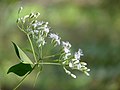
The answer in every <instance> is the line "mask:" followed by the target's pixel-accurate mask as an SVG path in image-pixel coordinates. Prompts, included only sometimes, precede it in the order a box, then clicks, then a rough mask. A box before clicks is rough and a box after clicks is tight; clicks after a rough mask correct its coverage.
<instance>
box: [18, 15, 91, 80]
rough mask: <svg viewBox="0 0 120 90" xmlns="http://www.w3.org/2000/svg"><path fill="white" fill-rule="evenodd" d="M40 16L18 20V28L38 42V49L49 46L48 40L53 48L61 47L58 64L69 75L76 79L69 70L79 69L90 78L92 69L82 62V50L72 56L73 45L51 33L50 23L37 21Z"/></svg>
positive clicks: (27, 16)
mask: <svg viewBox="0 0 120 90" xmlns="http://www.w3.org/2000/svg"><path fill="white" fill-rule="evenodd" d="M39 15H40V13H31V14H29V15H26V16H24V17H22V18H19V19H18V20H17V24H18V27H20V29H21V30H22V31H24V32H25V33H26V34H27V35H29V36H30V37H31V38H32V39H33V40H34V41H35V42H36V44H37V45H36V46H37V47H38V48H39V47H41V46H42V47H43V46H44V45H45V44H47V43H48V42H47V40H48V39H50V40H51V43H53V44H54V46H53V47H56V46H59V47H60V48H61V51H60V52H61V53H60V57H59V58H58V59H59V62H58V63H60V64H61V65H62V66H63V69H64V70H65V72H66V73H67V74H68V75H71V76H72V77H73V78H76V76H75V75H74V74H72V73H71V72H70V71H69V70H68V69H67V68H70V69H72V70H73V69H77V70H79V71H82V72H84V73H85V74H86V75H88V76H89V73H88V72H89V71H90V69H88V68H87V67H86V65H87V63H85V62H82V61H81V56H83V53H82V50H81V49H79V50H78V51H77V52H75V53H74V54H72V52H71V44H70V43H69V42H68V41H62V40H61V37H60V36H58V34H55V33H53V32H51V30H50V27H49V26H48V22H44V21H37V20H36V19H37V17H38V16H39ZM20 25H21V26H20ZM21 27H22V28H21ZM23 28H24V30H23ZM58 53H59V52H58Z"/></svg>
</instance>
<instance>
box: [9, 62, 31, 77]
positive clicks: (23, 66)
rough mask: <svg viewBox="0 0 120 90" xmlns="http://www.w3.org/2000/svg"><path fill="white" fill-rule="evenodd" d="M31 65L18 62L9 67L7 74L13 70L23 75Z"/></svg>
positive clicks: (28, 70)
mask: <svg viewBox="0 0 120 90" xmlns="http://www.w3.org/2000/svg"><path fill="white" fill-rule="evenodd" d="M31 70H32V67H31V65H30V64H24V63H19V64H16V65H14V66H12V67H10V68H9V70H8V72H7V74H9V73H11V72H13V73H15V74H16V75H18V76H24V75H25V74H26V73H28V72H30V71H31Z"/></svg>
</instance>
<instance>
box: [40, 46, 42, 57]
mask: <svg viewBox="0 0 120 90" xmlns="http://www.w3.org/2000/svg"><path fill="white" fill-rule="evenodd" d="M40 58H41V59H42V45H41V47H40Z"/></svg>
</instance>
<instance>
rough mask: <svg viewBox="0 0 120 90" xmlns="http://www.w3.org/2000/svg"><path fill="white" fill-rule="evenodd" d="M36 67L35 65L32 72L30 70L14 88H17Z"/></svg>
mask: <svg viewBox="0 0 120 90" xmlns="http://www.w3.org/2000/svg"><path fill="white" fill-rule="evenodd" d="M35 67H36V65H34V66H33V68H32V70H31V71H30V72H28V73H27V74H26V75H25V76H24V77H23V78H22V80H21V81H20V82H19V83H18V85H17V86H16V87H15V88H14V89H13V90H16V89H17V88H18V87H19V86H20V85H21V84H22V82H23V81H24V80H25V78H26V77H27V76H28V75H29V74H30V73H31V72H32V71H33V70H34V68H35Z"/></svg>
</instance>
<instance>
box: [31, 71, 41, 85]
mask: <svg viewBox="0 0 120 90" xmlns="http://www.w3.org/2000/svg"><path fill="white" fill-rule="evenodd" d="M40 72H41V71H39V72H38V73H37V75H36V77H35V82H34V85H33V87H35V84H36V82H37V78H38V76H39V75H40Z"/></svg>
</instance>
